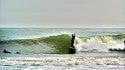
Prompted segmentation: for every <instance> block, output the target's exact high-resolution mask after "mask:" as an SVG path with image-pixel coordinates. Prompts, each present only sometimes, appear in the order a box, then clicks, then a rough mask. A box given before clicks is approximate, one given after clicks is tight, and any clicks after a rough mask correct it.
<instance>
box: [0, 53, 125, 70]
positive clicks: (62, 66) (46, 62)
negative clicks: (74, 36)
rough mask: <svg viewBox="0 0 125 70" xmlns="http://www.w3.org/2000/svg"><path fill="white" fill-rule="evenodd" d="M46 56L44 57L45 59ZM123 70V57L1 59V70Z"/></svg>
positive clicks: (124, 58) (53, 56)
mask: <svg viewBox="0 0 125 70" xmlns="http://www.w3.org/2000/svg"><path fill="white" fill-rule="evenodd" d="M45 56H46V57H45ZM33 68H34V69H43V70H58V69H59V70H69V69H70V70H76V69H79V70H83V69H93V70H100V69H104V70H105V69H106V70H110V69H112V70H116V69H118V70H124V68H125V56H124V57H120V56H115V57H113V56H112V57H111V56H109V57H94V56H83V55H76V54H75V55H74V54H72V55H71V54H68V55H60V54H54V55H53V54H48V55H47V54H45V55H44V56H43V57H39V56H38V57H1V58H0V69H1V70H5V69H7V70H17V69H21V70H23V69H24V70H25V69H26V70H30V69H33ZM34 69H33V70H34Z"/></svg>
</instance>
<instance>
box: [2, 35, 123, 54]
mask: <svg viewBox="0 0 125 70" xmlns="http://www.w3.org/2000/svg"><path fill="white" fill-rule="evenodd" d="M70 40H71V36H70V35H68V34H61V35H57V36H48V37H42V38H33V39H16V40H6V41H0V45H1V46H0V52H2V51H3V50H4V49H6V50H7V51H11V52H12V53H16V52H20V53H25V54H26V53H27V54H28V53H29V54H32V53H33V54H41V53H42V54H43V53H45V54H47V53H51V54H55V53H56V54H67V53H68V49H69V47H70V44H71V42H70ZM124 40H125V35H124V34H121V35H98V36H97V35H96V36H84V37H76V38H75V43H74V46H75V47H76V49H77V52H109V49H110V48H115V49H124V48H125V45H124Z"/></svg>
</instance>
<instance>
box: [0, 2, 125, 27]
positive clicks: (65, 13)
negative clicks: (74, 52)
mask: <svg viewBox="0 0 125 70" xmlns="http://www.w3.org/2000/svg"><path fill="white" fill-rule="evenodd" d="M124 4H125V0H0V27H41V28H43V27H46V28H48V27H49V28H50V27H51V28H52V27H53V28H54V27H58V28H60V27H65V28H74V27H76V28H84V27H89V28H91V27H92V28H95V27H99V28H101V27H111V28H112V27H116V28H119V27H121V28H125V5H124Z"/></svg>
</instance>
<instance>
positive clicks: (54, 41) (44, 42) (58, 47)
mask: <svg viewBox="0 0 125 70" xmlns="http://www.w3.org/2000/svg"><path fill="white" fill-rule="evenodd" d="M0 44H3V46H7V47H10V46H11V48H12V47H17V46H18V48H20V47H23V48H24V49H25V48H27V47H29V48H35V49H36V48H37V50H36V51H37V52H39V51H41V53H43V52H42V51H46V52H44V53H58V54H60V53H61V54H66V53H68V48H69V47H70V36H69V35H68V34H62V35H57V36H48V37H43V38H34V39H18V40H7V41H0ZM8 45H9V46H8ZM32 50H34V49H32ZM50 51H51V52H50ZM30 52H31V51H30ZM39 53H40V52H39Z"/></svg>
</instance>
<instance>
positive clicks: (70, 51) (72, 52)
mask: <svg viewBox="0 0 125 70" xmlns="http://www.w3.org/2000/svg"><path fill="white" fill-rule="evenodd" d="M71 36H72V38H71V47H70V48H69V54H75V52H76V49H75V47H74V40H75V34H72V35H71Z"/></svg>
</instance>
